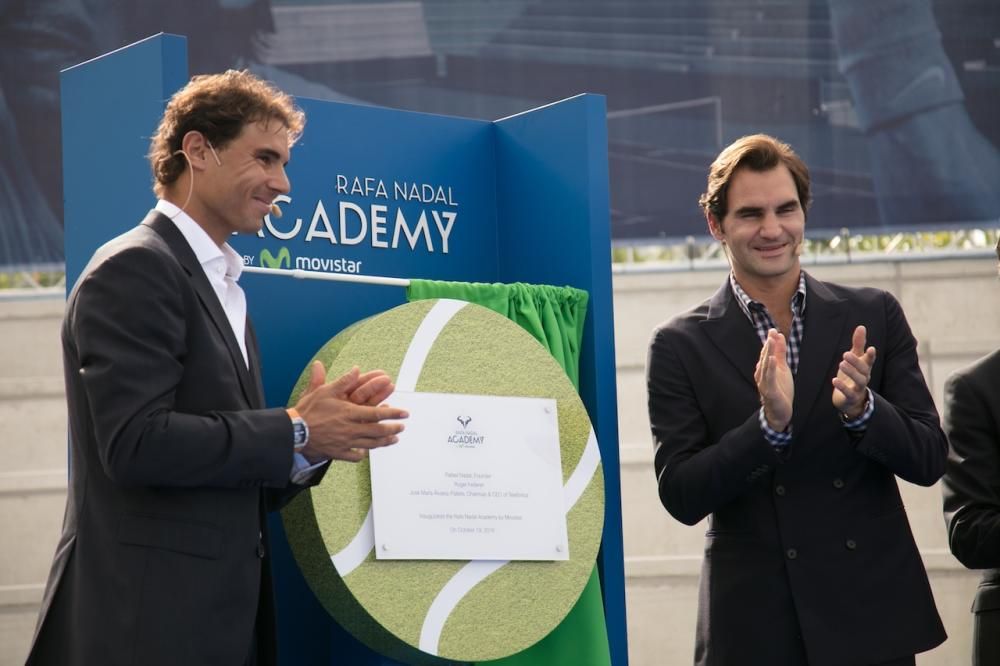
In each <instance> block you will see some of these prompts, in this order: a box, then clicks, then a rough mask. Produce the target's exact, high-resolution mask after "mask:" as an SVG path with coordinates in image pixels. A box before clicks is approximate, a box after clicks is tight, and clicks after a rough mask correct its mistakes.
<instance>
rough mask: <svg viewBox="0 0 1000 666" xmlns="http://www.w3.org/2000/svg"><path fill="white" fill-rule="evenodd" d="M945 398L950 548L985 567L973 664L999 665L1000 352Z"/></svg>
mask: <svg viewBox="0 0 1000 666" xmlns="http://www.w3.org/2000/svg"><path fill="white" fill-rule="evenodd" d="M997 256H998V258H1000V243H998V244H997ZM944 399H945V420H944V430H945V433H946V434H947V435H948V440H949V442H950V443H951V450H950V452H949V453H948V462H947V463H946V465H945V474H944V479H942V490H943V493H944V517H945V522H946V523H947V526H948V545H949V546H950V547H951V552H952V553H954V555H955V557H957V558H958V561H959V562H961V563H962V564H964V565H965V566H967V567H969V568H970V569H985V571H984V572H983V578H982V581H981V582H980V583H979V589H978V590H976V598H975V600H974V601H973V604H972V612H973V613H975V624H974V625H973V634H972V642H973V650H972V654H973V658H972V663H973V666H993V665H994V664H1000V351H995V352H993V353H992V354H989V355H987V356H985V357H983V358H981V359H979V360H978V361H976V362H975V363H973V364H972V365H971V366H969V367H968V368H963V369H962V370H959V371H958V372H956V373H955V374H954V375H952V376H951V377H949V378H948V381H947V382H946V384H945V388H944Z"/></svg>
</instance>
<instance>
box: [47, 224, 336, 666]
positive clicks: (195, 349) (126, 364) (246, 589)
mask: <svg viewBox="0 0 1000 666" xmlns="http://www.w3.org/2000/svg"><path fill="white" fill-rule="evenodd" d="M62 339H63V360H64V369H65V374H66V397H67V402H68V406H69V431H70V432H69V435H70V484H69V494H68V498H67V503H66V516H65V520H64V524H63V531H62V536H61V537H60V539H59V544H58V548H57V551H56V555H55V559H54V561H53V564H52V571H51V573H50V576H49V580H48V585H47V586H46V590H45V595H44V598H43V600H42V607H41V613H40V615H39V619H38V625H37V628H36V630H35V639H34V640H33V644H32V651H31V653H30V654H29V657H28V663H29V664H60V665H62V666H66V665H72V664H81V665H83V664H103V665H109V666H110V665H113V664H135V665H136V666H152V665H157V664H163V665H165V666H166V665H171V666H176V665H177V664H233V665H241V664H243V663H244V660H245V659H246V658H247V656H248V654H249V651H250V649H251V641H252V638H253V636H254V631H255V626H256V635H257V642H258V663H259V664H262V665H268V664H273V663H274V662H275V651H274V635H273V634H274V626H273V599H272V592H271V586H270V574H269V563H268V557H267V552H266V551H267V549H266V548H265V544H266V532H267V522H266V520H264V510H265V504H266V503H267V502H268V501H270V500H277V499H278V498H279V497H280V496H284V495H287V494H288V493H289V492H293V491H295V490H297V489H298V487H296V486H290V484H289V473H290V471H291V469H292V454H293V452H292V445H291V444H292V426H291V422H290V420H289V418H288V416H287V415H286V414H285V411H284V410H283V409H280V408H277V409H263V406H264V396H263V390H262V386H261V378H260V363H259V357H258V349H257V343H256V339H255V337H254V334H253V329H252V327H251V326H250V325H249V321H248V326H247V352H248V355H249V358H250V370H247V366H246V364H245V363H244V360H243V356H242V354H241V352H240V350H239V346H238V345H237V342H236V339H235V337H234V336H233V333H232V328H231V326H230V325H229V324H228V321H227V320H226V316H225V313H224V311H223V309H222V306H221V305H220V304H219V301H218V298H217V296H216V295H215V292H214V291H213V290H212V287H211V285H210V284H209V282H208V280H207V278H206V277H205V274H204V271H203V270H202V268H201V266H200V264H199V263H198V260H197V259H196V258H195V255H194V252H193V251H192V250H191V248H190V246H189V245H188V244H187V242H186V241H185V239H184V237H183V236H182V235H181V233H180V231H179V230H178V229H177V228H176V226H175V225H174V224H173V223H172V222H171V221H170V220H169V219H167V218H166V217H164V216H163V215H161V214H159V213H157V212H156V211H151V212H150V214H149V215H148V216H147V217H146V219H145V220H144V221H143V223H142V224H141V225H139V226H137V227H136V228H134V229H132V230H130V231H128V232H127V233H125V234H123V235H121V236H119V237H118V238H115V239H114V240H112V241H110V242H109V243H107V244H106V245H104V246H103V247H101V248H100V249H99V250H98V251H97V252H96V253H95V255H94V257H93V258H92V259H91V261H90V263H89V264H88V265H87V267H86V268H85V269H84V271H83V273H82V274H81V276H80V278H79V280H78V281H77V283H76V285H75V286H74V288H73V291H72V293H71V294H70V296H69V300H68V302H67V306H66V317H65V321H64V324H63V331H62ZM320 476H322V474H318V475H317V476H316V477H315V478H314V479H313V482H317V481H318V480H319V477H320ZM265 489H271V490H272V491H273V492H270V493H267V492H265ZM268 495H273V497H269V496H268Z"/></svg>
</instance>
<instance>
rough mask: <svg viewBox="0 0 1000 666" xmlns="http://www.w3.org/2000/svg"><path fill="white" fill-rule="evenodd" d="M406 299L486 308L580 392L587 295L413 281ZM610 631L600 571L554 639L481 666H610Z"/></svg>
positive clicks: (547, 287) (530, 286) (512, 286)
mask: <svg viewBox="0 0 1000 666" xmlns="http://www.w3.org/2000/svg"><path fill="white" fill-rule="evenodd" d="M407 298H408V299H409V300H411V301H418V300H422V299H427V298H454V299H458V300H462V301H469V302H470V303H475V304H477V305H482V306H483V307H487V308H489V309H491V310H493V311H494V312H497V313H499V314H502V315H503V316H505V317H507V318H508V319H510V320H511V321H514V322H516V323H517V324H519V325H520V326H521V327H522V328H523V329H525V330H526V331H528V332H529V333H531V335H533V336H534V337H535V339H536V340H538V341H539V342H540V343H541V344H542V345H544V346H545V347H546V348H547V349H548V350H549V352H550V353H551V354H552V356H553V357H554V358H555V359H556V361H558V362H559V364H560V365H561V366H562V367H563V369H564V370H565V371H566V374H567V375H568V376H569V378H570V380H571V381H572V382H573V386H575V387H576V388H577V390H579V389H580V344H581V341H582V340H583V322H584V319H585V317H586V315H587V298H588V294H587V292H585V291H583V290H580V289H574V288H573V287H553V286H550V285H534V284H524V283H521V282H516V283H513V284H499V283H494V284H483V283H470V282H441V281H437V280H411V281H410V286H409V288H408V289H407ZM610 664H611V652H610V649H609V647H608V631H607V626H606V625H605V622H604V600H603V597H602V595H601V582H600V578H599V577H598V574H597V565H596V564H595V565H594V569H593V571H592V572H591V574H590V580H589V581H588V582H587V585H586V586H585V587H584V589H583V592H582V593H581V594H580V599H579V600H578V601H577V602H576V605H575V606H574V607H573V609H572V610H570V612H569V614H568V615H567V616H566V618H565V619H564V620H563V621H562V623H560V624H559V626H558V627H556V628H555V629H554V630H553V631H552V633H550V634H549V635H548V636H546V637H545V638H543V639H542V640H540V641H539V642H538V643H536V644H535V645H533V646H531V647H530V648H528V649H527V650H523V651H521V652H518V653H517V654H514V655H511V656H510V657H505V658H503V659H497V660H494V661H488V662H481V666H561V665H566V666H569V665H573V666H610Z"/></svg>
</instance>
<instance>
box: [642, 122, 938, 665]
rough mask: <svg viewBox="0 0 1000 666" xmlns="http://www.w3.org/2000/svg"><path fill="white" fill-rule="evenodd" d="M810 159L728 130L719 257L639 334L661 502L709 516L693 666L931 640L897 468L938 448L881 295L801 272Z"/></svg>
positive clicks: (919, 477)
mask: <svg viewBox="0 0 1000 666" xmlns="http://www.w3.org/2000/svg"><path fill="white" fill-rule="evenodd" d="M809 202H810V181H809V171H808V169H807V167H806V165H805V164H804V163H803V162H802V160H801V159H800V158H799V157H798V155H796V154H795V152H794V151H792V149H791V148H790V147H789V146H788V145H787V144H785V143H783V142H781V141H778V140H776V139H774V138H773V137H770V136H766V135H761V134H758V135H753V136H747V137H743V138H741V139H739V140H737V141H735V142H734V143H733V144H731V145H730V146H728V147H727V148H725V149H724V150H723V151H722V152H721V153H720V154H719V156H718V157H717V158H716V159H715V161H714V162H713V163H712V165H711V167H710V170H709V176H708V187H707V190H706V192H705V194H704V195H702V197H701V204H702V207H703V208H704V211H705V217H706V220H707V223H708V228H709V231H710V232H711V234H712V236H714V237H715V238H716V239H717V240H719V241H720V242H721V243H722V244H723V247H724V248H725V250H726V253H727V256H728V257H729V261H730V265H731V267H732V271H731V273H730V274H729V276H728V277H727V278H726V280H725V281H724V282H723V284H722V285H721V286H720V287H719V290H718V292H716V294H715V295H714V296H713V297H712V298H711V299H709V300H708V301H706V302H704V303H702V304H701V305H699V306H697V307H695V308H694V309H692V310H690V311H688V312H685V313H682V314H680V315H677V316H675V317H673V318H672V319H670V320H669V321H667V322H665V323H664V324H662V325H661V326H659V327H658V328H657V329H656V330H655V331H654V333H653V339H652V341H651V343H650V348H649V358H648V365H647V386H648V391H649V418H650V424H651V426H652V434H653V444H654V447H655V453H654V468H655V472H656V480H657V485H658V489H659V496H660V501H661V502H662V503H663V506H664V507H665V508H666V509H667V511H668V512H669V513H670V514H671V515H672V516H673V517H674V518H676V519H677V520H679V521H681V522H683V523H685V524H687V525H694V524H696V523H698V522H699V521H701V520H702V519H703V518H705V517H706V516H708V517H709V529H708V532H707V533H706V535H705V536H706V544H705V557H704V562H703V564H702V574H701V590H700V593H699V603H698V624H697V630H696V631H697V633H696V640H695V655H694V661H695V663H696V664H698V666H755V665H758V664H759V665H761V666H801V665H802V664H809V665H810V666H862V665H867V664H892V665H894V666H903V665H905V664H910V665H912V664H914V663H915V657H914V655H915V654H916V653H918V652H923V651H925V650H929V649H931V648H933V647H934V646H936V645H938V644H940V643H941V642H942V641H944V639H945V632H944V627H943V626H942V624H941V619H940V617H939V616H938V613H937V608H936V607H935V604H934V599H933V597H932V595H931V589H930V584H929V582H928V580H927V574H926V572H925V570H924V567H923V563H922V561H921V559H920V554H919V553H918V552H917V547H916V544H915V543H914V540H913V536H912V533H911V531H910V526H909V522H908V521H907V518H906V512H905V510H904V508H903V502H902V499H901V498H900V494H899V488H898V487H897V485H896V479H895V477H896V476H899V477H900V478H903V479H906V480H907V481H910V482H913V483H917V484H920V485H924V486H929V485H932V484H933V483H935V482H936V481H937V480H938V479H939V478H940V476H941V474H942V472H943V470H944V459H945V455H946V452H947V442H946V441H945V437H944V433H943V432H942V431H941V426H940V423H939V421H938V415H937V411H936V410H935V408H934V402H933V400H932V399H931V395H930V392H929V391H928V389H927V384H926V383H925V381H924V378H923V375H922V374H921V372H920V365H919V363H918V360H917V349H916V340H915V339H914V338H913V335H912V333H911V332H910V328H909V325H908V324H907V322H906V317H905V316H904V314H903V311H902V308H900V305H899V303H898V302H897V301H896V299H895V298H893V297H892V296H891V295H890V294H888V293H886V292H884V291H881V290H878V289H867V288H850V287H843V286H841V285H837V284H831V283H828V282H821V281H819V280H816V279H815V278H813V277H812V276H811V275H809V274H808V273H806V272H805V271H803V270H802V267H801V264H800V261H799V254H800V248H801V246H802V243H803V236H804V233H805V223H806V209H807V207H808V205H809Z"/></svg>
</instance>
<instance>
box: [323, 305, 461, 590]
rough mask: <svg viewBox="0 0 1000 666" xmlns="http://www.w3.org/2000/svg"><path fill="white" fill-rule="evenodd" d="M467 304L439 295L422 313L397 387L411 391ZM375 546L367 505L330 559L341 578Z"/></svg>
mask: <svg viewBox="0 0 1000 666" xmlns="http://www.w3.org/2000/svg"><path fill="white" fill-rule="evenodd" d="M468 304H469V303H468V302H467V301H459V300H455V299H452V298H442V299H440V300H438V302H437V303H435V304H434V307H432V308H431V309H430V310H429V311H428V312H427V314H426V315H424V319H423V321H421V322H420V326H418V327H417V332H416V333H414V334H413V339H412V340H411V341H410V346H409V347H407V349H406V354H405V355H404V356H403V363H402V365H401V366H400V368H399V376H398V377H397V378H396V388H397V389H399V390H402V391H413V390H414V389H415V388H416V386H417V379H418V378H419V377H420V371H421V370H423V368H424V361H426V360H427V354H429V353H430V350H431V347H433V346H434V341H435V340H437V337H438V335H440V333H441V330H442V329H443V328H444V327H445V326H446V325H447V324H448V322H449V321H451V318H452V317H454V316H455V314H456V313H457V312H458V311H459V310H461V309H462V308H464V307H465V306H466V305H468ZM374 547H375V524H374V521H373V518H372V508H371V506H369V507H368V515H366V516H365V520H364V522H363V523H362V524H361V528H360V529H359V530H358V532H357V534H355V535H354V538H353V539H351V542H350V543H349V544H347V546H345V547H344V549H343V550H341V551H340V552H339V553H334V554H333V555H331V556H330V561H331V562H333V566H334V567H336V568H337V573H338V574H340V577H341V578H344V577H345V576H347V574H349V573H351V572H352V571H354V570H355V569H357V568H358V567H359V566H361V563H362V562H364V561H365V558H367V557H368V553H370V552H371V551H372V548H374Z"/></svg>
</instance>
